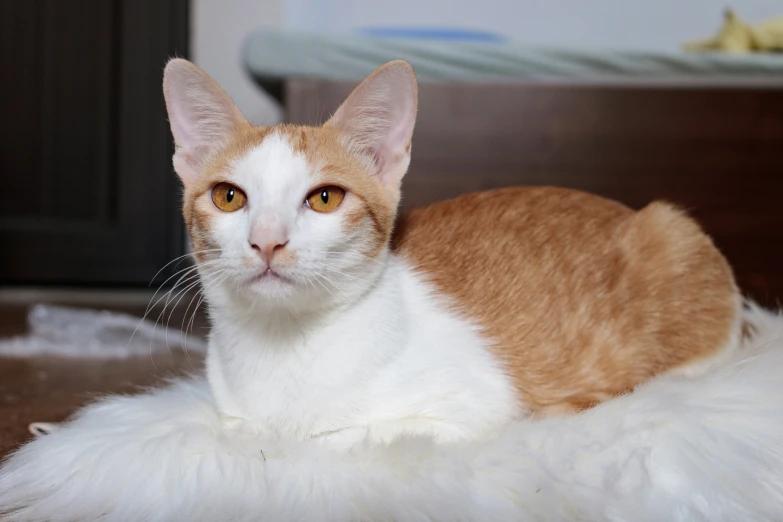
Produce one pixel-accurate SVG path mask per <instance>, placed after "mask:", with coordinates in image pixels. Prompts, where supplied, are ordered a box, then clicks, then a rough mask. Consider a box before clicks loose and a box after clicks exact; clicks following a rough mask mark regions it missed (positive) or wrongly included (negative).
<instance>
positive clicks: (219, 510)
mask: <svg viewBox="0 0 783 522" xmlns="http://www.w3.org/2000/svg"><path fill="white" fill-rule="evenodd" d="M748 314H749V316H750V318H751V320H752V321H753V322H754V323H755V325H756V328H757V335H756V336H755V337H754V338H753V340H752V341H750V342H748V343H747V346H745V347H743V349H742V350H741V351H740V352H739V353H737V354H736V355H735V356H734V357H733V359H731V360H729V361H724V362H722V363H720V365H719V366H717V367H713V368H712V369H711V370H710V371H709V372H708V373H707V374H706V375H704V376H701V377H698V378H686V377H675V376H672V375H669V376H663V377H660V378H658V379H656V380H654V381H652V382H649V383H647V384H646V385H644V386H642V387H640V388H638V389H637V390H636V391H635V392H634V393H633V394H631V395H628V396H625V397H621V398H618V399H616V400H612V401H609V402H607V403H604V404H602V405H600V406H598V407H596V408H594V409H592V410H589V411H587V412H584V413H583V414H580V415H578V416H574V417H564V418H554V419H549V420H546V421H541V422H532V421H524V422H519V423H516V424H514V425H511V426H509V427H508V428H507V429H506V430H505V432H504V433H502V434H501V435H500V436H499V437H498V438H496V439H494V440H487V441H483V442H481V443H473V444H469V445H460V446H446V445H443V446H437V445H435V444H433V443H432V442H431V441H428V440H424V439H420V438H419V439H406V440H400V441H398V442H396V443H393V444H392V445H390V446H388V447H384V448H375V449H371V448H359V449H356V450H354V451H352V452H350V453H347V454H339V453H335V452H331V451H329V450H327V449H325V448H323V447H320V446H317V445H314V444H312V443H310V444H308V443H302V442H280V441H278V442H274V441H264V440H232V439H230V438H227V437H226V436H225V435H224V434H223V433H221V429H220V423H219V420H218V416H217V413H216V411H215V409H214V407H213V404H212V401H211V398H210V393H209V390H208V388H207V386H206V384H205V382H204V381H203V380H202V379H190V380H181V381H177V382H174V383H172V384H171V385H170V386H168V387H166V388H162V389H158V390H153V391H150V392H148V393H146V394H142V395H138V396H133V397H110V398H107V399H104V400H102V401H100V402H98V403H96V404H93V405H91V406H89V407H87V408H85V409H84V410H82V411H81V412H80V413H79V414H78V415H77V416H76V417H75V418H74V419H73V420H72V421H71V422H70V423H68V424H66V425H64V426H63V427H62V428H61V429H59V430H58V431H56V432H54V433H52V434H50V435H47V436H44V437H41V438H38V439H36V440H33V441H32V442H30V443H29V444H27V445H26V446H24V447H22V448H21V449H20V450H19V451H18V452H17V453H16V454H14V455H13V456H11V457H10V458H9V459H8V460H7V461H6V462H5V464H4V465H3V467H2V469H0V514H2V517H0V518H3V520H10V521H22V520H24V521H28V520H58V521H59V520H62V521H76V520H80V521H81V520H101V521H126V520H127V521H140V520H144V521H150V522H152V521H184V520H188V521H199V520H203V521H244V520H248V521H249V520H339V521H347V520H373V521H382V520H399V521H416V520H482V521H485V520H499V521H508V520H541V521H559V520H563V521H565V520H568V521H574V520H590V521H597V520H611V521H621V520H628V521H635V522H640V521H651V522H652V521H655V522H660V521H663V520H666V521H685V520H704V521H713V522H715V521H732V522H736V521H773V520H777V521H780V520H783V318H781V317H778V316H775V315H773V314H771V313H769V312H765V311H763V310H760V309H757V308H754V309H752V310H750V311H749V312H748Z"/></svg>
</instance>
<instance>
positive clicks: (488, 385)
mask: <svg viewBox="0 0 783 522" xmlns="http://www.w3.org/2000/svg"><path fill="white" fill-rule="evenodd" d="M163 89H164V97H165V100H166V106H167V110H168V115H169V121H170V124H171V130H172V133H173V135H174V140H175V145H176V147H175V153H174V157H173V163H174V168H175V170H176V172H177V173H178V175H179V177H180V178H181V180H182V182H183V186H184V196H183V201H184V206H183V214H184V218H185V222H186V224H187V228H188V230H189V232H190V237H191V240H192V246H193V252H194V257H195V259H196V262H197V265H198V270H199V273H200V276H201V278H202V284H203V287H204V292H205V295H206V302H207V304H208V309H209V314H210V317H211V321H212V329H211V332H210V335H209V349H208V355H207V361H206V373H207V377H208V381H209V383H210V387H211V389H212V392H213V394H214V399H215V401H216V404H217V406H218V409H219V410H220V412H221V415H223V419H224V425H225V426H226V429H227V430H230V431H234V432H237V433H245V434H247V433H251V434H262V435H264V436H276V437H284V438H294V439H297V440H306V439H313V440H317V441H319V442H321V443H324V444H329V445H332V446H333V447H335V448H338V449H346V448H351V447H353V446H354V445H356V444H360V443H366V444H375V443H388V442H390V441H392V440H394V439H396V438H398V437H399V436H402V435H414V436H415V435H424V436H429V437H432V438H434V440H436V441H439V442H457V441H463V440H470V439H476V438H480V437H485V436H488V435H490V434H491V433H493V432H495V431H496V430H498V429H499V428H501V427H502V426H504V425H505V424H506V423H508V422H509V421H511V420H513V419H518V418H523V417H527V416H535V417H547V416H551V415H559V414H573V413H577V412H579V411H581V410H583V409H585V408H589V407H591V406H593V405H596V404H598V403H601V402H602V401H605V400H608V399H610V398H612V397H614V396H617V395H619V394H623V393H626V392H629V391H631V390H633V388H634V387H635V386H637V385H638V384H640V383H642V382H644V381H646V380H649V379H650V378H651V377H653V376H655V375H657V374H660V373H662V372H666V371H673V372H682V373H684V374H688V373H694V372H700V371H704V368H706V367H708V366H709V364H710V363H711V361H716V360H718V359H720V358H721V357H722V356H723V355H725V354H727V353H729V352H730V351H731V350H732V349H733V347H735V346H736V345H737V343H738V341H739V336H740V331H741V324H740V317H741V306H742V300H741V296H740V293H739V290H738V288H737V286H736V284H735V281H734V276H733V273H732V270H731V268H730V266H729V264H728V263H727V261H726V259H725V258H724V257H723V256H722V255H721V253H720V252H719V250H718V249H717V248H716V246H715V245H714V244H713V242H712V240H711V239H710V238H709V237H708V236H707V235H706V234H705V232H703V231H702V229H701V228H700V226H699V225H698V224H697V223H696V222H695V221H694V220H692V219H691V218H690V217H689V216H687V215H686V214H685V213H684V212H683V211H681V210H679V209H678V208H677V207H675V206H673V205H670V204H668V203H664V202H653V203H651V204H650V205H649V206H647V207H645V208H644V209H642V210H640V211H633V210H631V209H629V208H627V207H625V206H623V205H622V204H620V203H617V202H614V201H610V200H607V199H604V198H601V197H599V196H595V195H591V194H587V193H584V192H579V191H575V190H568V189H564V188H556V187H516V188H504V189H497V190H492V191H487V192H482V193H476V194H468V195H464V196H461V197H458V198H456V199H452V200H449V201H443V202H440V203H435V204H433V205H431V206H429V207H426V208H421V209H417V210H414V211H412V212H411V213H409V214H408V215H406V216H403V217H402V218H401V219H400V220H399V221H397V208H398V204H399V202H400V185H401V182H402V179H403V176H404V175H405V173H406V171H407V169H408V165H409V162H410V158H411V139H412V135H413V130H414V124H415V120H416V113H417V92H418V86H417V81H416V77H415V74H414V72H413V69H412V68H411V66H410V65H409V64H408V63H407V62H405V61H393V62H389V63H387V64H386V65H383V66H382V67H380V68H378V69H377V70H376V71H375V72H373V73H372V74H371V75H370V76H368V77H367V78H366V79H365V80H364V81H363V82H362V83H361V84H360V85H359V86H358V87H356V89H355V90H354V91H353V92H352V94H351V95H350V96H349V97H348V98H347V100H346V101H345V102H344V103H343V104H342V105H341V106H340V107H339V109H338V110H337V111H336V112H335V113H334V115H333V116H332V117H331V118H330V119H329V120H328V121H327V122H326V123H325V124H324V125H323V126H320V127H309V126H297V125H290V124H281V125H275V126H269V127H255V126H252V125H251V124H250V123H248V121H247V120H246V119H245V118H244V117H243V116H242V114H241V113H240V111H239V110H238V108H237V107H236V106H235V105H234V103H233V102H232V100H231V99H230V98H229V96H228V95H227V94H226V93H225V92H224V91H223V90H222V89H221V87H219V86H218V85H217V84H216V83H215V82H214V81H213V80H212V79H211V78H210V77H209V76H208V75H207V74H206V73H204V72H203V71H201V70H200V69H198V68H197V67H196V66H195V65H193V64H192V63H190V62H188V61H186V60H183V59H174V60H171V61H170V62H169V63H168V64H167V66H166V68H165V72H164V81H163ZM477 175H479V173H477ZM395 223H396V225H395Z"/></svg>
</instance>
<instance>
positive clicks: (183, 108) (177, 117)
mask: <svg viewBox="0 0 783 522" xmlns="http://www.w3.org/2000/svg"><path fill="white" fill-rule="evenodd" d="M163 93H164V96H165V98H166V108H167V110H168V115H169V123H170V126H171V132H172V134H173V135H174V141H175V143H176V145H177V150H176V152H175V154H174V169H175V170H176V171H177V174H179V176H180V177H181V178H182V180H183V182H184V183H186V184H187V183H190V182H192V181H193V180H195V179H196V178H197V177H198V176H199V175H200V171H201V168H202V167H203V164H204V162H205V161H206V160H207V158H208V157H209V156H210V155H211V154H214V153H215V152H216V150H217V149H218V148H220V147H221V146H223V144H224V143H225V141H226V140H227V139H229V137H230V135H231V133H232V132H233V131H234V130H235V129H236V128H237V126H238V125H240V124H242V123H246V120H245V119H244V117H243V116H242V114H241V113H240V112H239V109H237V107H236V105H234V102H233V101H231V98H229V96H228V95H227V94H226V93H225V92H224V91H223V90H222V89H221V88H220V87H219V86H218V85H217V84H216V83H215V82H214V81H213V80H212V79H211V78H210V77H209V76H207V74H206V73H204V72H203V71H201V70H200V69H199V68H197V67H196V66H195V65H193V64H191V63H190V62H188V61H186V60H180V59H176V60H172V61H170V62H169V63H168V65H167V66H166V70H165V73H164V77H163Z"/></svg>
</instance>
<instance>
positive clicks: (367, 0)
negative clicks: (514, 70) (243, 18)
mask: <svg viewBox="0 0 783 522" xmlns="http://www.w3.org/2000/svg"><path fill="white" fill-rule="evenodd" d="M727 5H731V6H732V7H733V8H734V10H735V11H736V12H737V14H738V15H739V16H740V17H741V18H743V19H746V20H748V21H751V22H754V21H760V20H761V19H764V18H766V17H769V16H775V15H781V16H783V0H733V1H732V0H287V1H286V6H285V19H286V24H287V25H288V26H290V27H294V28H299V29H305V30H322V31H328V32H342V31H347V30H353V29H356V28H363V27H368V26H387V27H388V26H419V27H441V28H442V27H456V28H461V29H473V30H489V31H493V32H496V33H499V34H501V35H503V36H506V37H507V38H510V39H513V40H515V41H518V42H522V43H528V44H540V45H554V46H579V47H592V48H607V49H608V48H612V49H617V48H619V49H640V50H653V51H674V50H678V49H680V48H681V45H682V43H683V42H685V41H689V40H693V39H699V38H701V37H708V36H711V35H712V34H713V33H714V32H715V31H716V30H717V28H718V27H719V26H720V24H721V23H722V21H723V19H722V13H723V10H724V8H725V7H726V6H727Z"/></svg>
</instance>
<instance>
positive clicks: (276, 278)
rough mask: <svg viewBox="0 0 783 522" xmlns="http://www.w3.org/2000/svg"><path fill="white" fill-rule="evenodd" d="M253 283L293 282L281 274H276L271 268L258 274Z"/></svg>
mask: <svg viewBox="0 0 783 522" xmlns="http://www.w3.org/2000/svg"><path fill="white" fill-rule="evenodd" d="M253 282H279V283H290V282H291V281H290V280H289V279H288V278H287V277H286V276H284V275H282V274H280V272H275V271H274V270H272V269H271V268H267V269H266V270H264V271H263V272H261V273H259V274H257V275H256V276H255V277H254V278H253Z"/></svg>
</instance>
